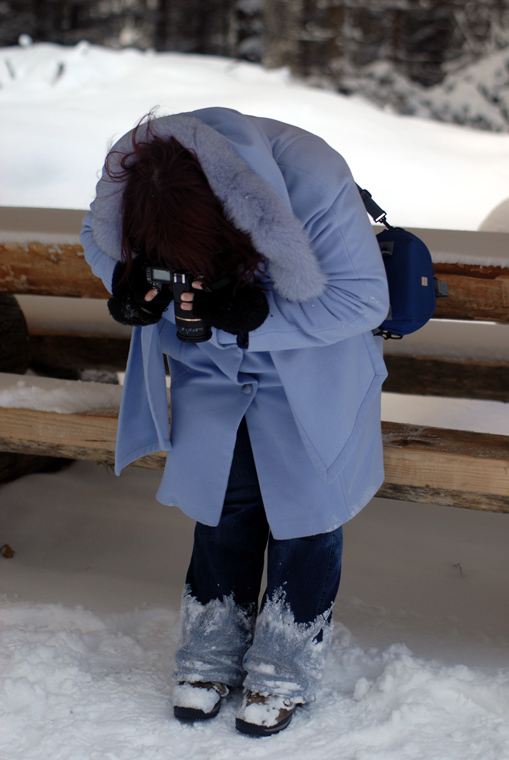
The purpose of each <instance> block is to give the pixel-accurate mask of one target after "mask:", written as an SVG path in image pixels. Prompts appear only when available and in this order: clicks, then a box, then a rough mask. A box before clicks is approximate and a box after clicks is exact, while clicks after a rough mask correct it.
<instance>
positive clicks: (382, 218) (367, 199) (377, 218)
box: [356, 183, 392, 230]
mask: <svg viewBox="0 0 509 760" xmlns="http://www.w3.org/2000/svg"><path fill="white" fill-rule="evenodd" d="M356 187H357V190H358V191H359V193H360V196H361V198H362V202H363V203H364V207H365V209H366V211H367V212H368V214H369V215H370V217H371V218H372V219H373V221H374V222H376V223H377V224H383V225H385V227H387V229H388V230H390V229H392V226H391V225H390V224H389V222H388V221H387V211H384V210H383V208H381V207H380V206H379V205H378V203H376V202H375V201H374V200H373V196H372V195H371V193H370V192H369V190H364V189H363V188H362V187H360V185H357V183H356Z"/></svg>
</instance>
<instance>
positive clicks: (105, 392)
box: [0, 372, 122, 414]
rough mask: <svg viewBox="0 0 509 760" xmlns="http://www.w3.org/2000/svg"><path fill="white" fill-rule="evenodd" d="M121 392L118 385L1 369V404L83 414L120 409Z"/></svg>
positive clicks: (42, 410) (18, 407)
mask: <svg viewBox="0 0 509 760" xmlns="http://www.w3.org/2000/svg"><path fill="white" fill-rule="evenodd" d="M121 395H122V389H121V388H120V386H118V385H111V384H107V383H94V382H82V381H80V380H60V379H55V378H51V377H35V376H32V375H23V376H20V375H11V374H8V373H5V372H0V406H3V407H6V408H17V409H36V410H38V411H41V412H58V413H60V414H78V413H82V414H83V413H86V412H93V411H98V410H99V409H118V408H119V406H120V398H121Z"/></svg>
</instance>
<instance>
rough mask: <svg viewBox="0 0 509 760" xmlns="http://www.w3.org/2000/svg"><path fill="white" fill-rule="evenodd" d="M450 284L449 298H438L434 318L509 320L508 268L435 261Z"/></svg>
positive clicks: (439, 274)
mask: <svg viewBox="0 0 509 760" xmlns="http://www.w3.org/2000/svg"><path fill="white" fill-rule="evenodd" d="M434 269H435V274H436V276H437V277H438V278H439V279H440V280H443V281H444V282H447V283H448V285H449V298H440V299H438V301H437V307H436V310H435V314H434V317H435V319H467V320H481V321H482V320H484V321H488V322H503V323H508V322H509V269H508V268H503V267H494V266H474V265H471V264H435V265H434Z"/></svg>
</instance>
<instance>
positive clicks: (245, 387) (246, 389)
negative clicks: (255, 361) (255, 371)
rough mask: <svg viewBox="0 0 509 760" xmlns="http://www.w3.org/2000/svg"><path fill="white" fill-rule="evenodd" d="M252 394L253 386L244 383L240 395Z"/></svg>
mask: <svg viewBox="0 0 509 760" xmlns="http://www.w3.org/2000/svg"><path fill="white" fill-rule="evenodd" d="M252 392H253V386H252V385H251V384H250V383H246V384H245V385H243V386H242V393H245V394H246V396H249V394H250V393H252Z"/></svg>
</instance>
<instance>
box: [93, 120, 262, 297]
mask: <svg viewBox="0 0 509 760" xmlns="http://www.w3.org/2000/svg"><path fill="white" fill-rule="evenodd" d="M142 123H143V120H142V122H140V124H139V125H138V127H137V128H136V129H135V130H134V131H133V137H132V151H131V152H129V153H126V154H124V155H123V156H122V158H121V160H120V162H119V163H120V167H121V169H120V170H118V171H117V170H113V169H112V168H111V162H110V161H109V158H110V156H111V155H112V153H111V152H110V153H109V154H108V157H107V158H106V171H107V173H108V176H109V177H110V179H112V180H113V181H118V182H124V183H125V189H124V191H123V199H122V260H123V261H124V262H125V263H126V264H127V267H126V274H125V276H126V277H127V276H128V274H129V270H130V267H131V262H132V258H133V255H137V254H144V255H145V257H146V258H147V260H148V262H149V263H150V264H152V265H153V266H160V267H164V268H166V269H170V270H172V271H185V272H190V273H191V274H193V275H194V276H195V277H198V276H201V277H203V280H204V282H205V283H208V284H211V283H213V282H214V281H215V280H217V279H219V278H220V277H222V276H223V275H224V274H227V275H229V276H231V277H232V278H233V279H234V281H237V282H238V283H239V284H240V283H246V284H247V283H248V282H250V281H251V279H252V277H253V275H254V274H255V272H256V271H257V270H259V269H261V267H262V263H263V261H264V259H263V256H262V255H261V254H260V253H259V252H258V251H257V250H256V249H255V248H254V246H253V244H252V242H251V239H250V237H249V235H248V234H247V233H245V232H242V231H241V230H239V229H237V228H236V227H235V225H234V224H233V223H232V222H231V221H230V220H229V219H228V218H227V216H226V214H225V211H224V209H223V206H222V204H221V203H220V201H219V200H218V199H217V198H216V196H215V195H214V193H213V192H212V189H211V187H210V185H209V182H208V180H207V177H206V176H205V173H204V171H203V169H202V167H201V164H200V162H199V161H198V158H197V157H196V155H195V154H194V153H193V152H192V151H190V150H188V149H187V148H184V147H183V146H182V145H181V144H180V143H179V142H178V141H177V140H176V139H175V138H174V137H170V138H168V139H163V138H161V137H158V136H157V135H155V134H154V133H153V130H151V125H150V117H149V121H148V124H147V132H146V136H145V137H144V138H143V140H141V139H139V134H138V132H139V127H140V126H141V124H142Z"/></svg>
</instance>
